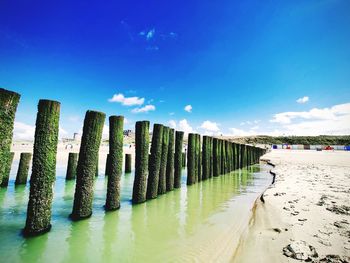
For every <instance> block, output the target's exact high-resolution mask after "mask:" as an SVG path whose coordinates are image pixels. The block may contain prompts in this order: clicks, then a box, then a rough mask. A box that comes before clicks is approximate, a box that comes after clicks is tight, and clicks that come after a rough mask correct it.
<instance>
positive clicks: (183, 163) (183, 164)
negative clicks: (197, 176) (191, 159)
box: [182, 152, 187, 167]
mask: <svg viewBox="0 0 350 263" xmlns="http://www.w3.org/2000/svg"><path fill="white" fill-rule="evenodd" d="M186 160H187V156H186V152H184V153H182V167H186Z"/></svg>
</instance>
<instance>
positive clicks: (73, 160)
mask: <svg viewBox="0 0 350 263" xmlns="http://www.w3.org/2000/svg"><path fill="white" fill-rule="evenodd" d="M77 163H78V154H77V153H69V155H68V165H67V173H66V180H72V179H75V177H76V175H77Z"/></svg>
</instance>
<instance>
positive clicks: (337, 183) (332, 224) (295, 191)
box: [232, 150, 350, 262]
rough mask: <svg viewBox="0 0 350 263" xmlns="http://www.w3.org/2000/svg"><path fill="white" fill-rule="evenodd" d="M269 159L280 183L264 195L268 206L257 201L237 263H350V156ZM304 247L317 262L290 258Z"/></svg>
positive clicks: (285, 154)
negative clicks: (310, 249) (300, 262)
mask: <svg viewBox="0 0 350 263" xmlns="http://www.w3.org/2000/svg"><path fill="white" fill-rule="evenodd" d="M264 159H269V160H270V161H271V164H275V167H274V168H273V170H272V171H271V172H272V173H275V174H276V177H275V178H276V182H275V184H271V185H270V186H269V187H268V188H267V189H266V190H265V191H264V193H263V194H262V196H263V198H262V199H263V200H264V201H265V202H262V200H261V199H260V200H259V199H257V200H256V204H255V206H254V210H252V217H251V220H250V222H249V227H248V229H247V231H246V232H245V233H244V234H243V235H242V238H241V239H242V242H240V243H239V246H238V248H237V250H236V253H235V255H234V257H233V258H232V262H298V261H297V260H296V259H294V258H293V257H298V256H299V257H300V259H303V260H305V259H308V260H310V261H311V262H342V261H339V260H345V261H344V262H347V261H349V257H350V240H349V237H350V218H349V215H350V210H349V209H350V208H349V206H348V204H347V202H348V196H349V193H350V188H349V185H350V154H349V153H346V152H339V153H334V152H313V151H278V150H277V151H272V152H270V153H268V154H266V155H265V156H264V157H263V159H262V160H264ZM302 241H304V242H305V243H303V242H302ZM304 244H305V245H307V246H311V247H312V248H314V249H315V251H316V252H317V257H316V255H313V256H311V254H312V253H311V254H310V255H308V256H307V255H302V254H295V255H292V254H293V253H289V252H290V248H294V250H293V249H292V250H293V251H294V252H295V251H296V249H295V248H298V249H301V250H302V249H303V245H304ZM288 245H291V246H289V247H288ZM284 254H287V255H289V256H286V255H284ZM304 254H305V253H304ZM331 255H332V256H331ZM324 260H328V261H324ZM337 260H338V261H337ZM346 260H347V261H346Z"/></svg>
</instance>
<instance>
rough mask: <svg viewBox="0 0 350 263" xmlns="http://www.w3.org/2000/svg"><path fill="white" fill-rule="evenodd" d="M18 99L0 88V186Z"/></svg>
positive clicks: (16, 95) (8, 157)
mask: <svg viewBox="0 0 350 263" xmlns="http://www.w3.org/2000/svg"><path fill="white" fill-rule="evenodd" d="M20 97H21V95H19V94H18V93H16V92H13V91H9V90H6V89H2V88H0V184H1V182H2V177H3V176H4V174H6V171H8V170H9V168H8V165H9V163H10V162H9V159H11V154H10V151H11V142H12V135H13V125H14V121H15V115H16V111H17V105H18V102H19V99H20Z"/></svg>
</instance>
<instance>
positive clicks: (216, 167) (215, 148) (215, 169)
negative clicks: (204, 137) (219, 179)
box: [213, 138, 220, 177]
mask: <svg viewBox="0 0 350 263" xmlns="http://www.w3.org/2000/svg"><path fill="white" fill-rule="evenodd" d="M219 144H220V140H219V139H217V138H214V139H213V176H215V177H216V176H219V175H220V155H219V149H220V146H219Z"/></svg>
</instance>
